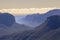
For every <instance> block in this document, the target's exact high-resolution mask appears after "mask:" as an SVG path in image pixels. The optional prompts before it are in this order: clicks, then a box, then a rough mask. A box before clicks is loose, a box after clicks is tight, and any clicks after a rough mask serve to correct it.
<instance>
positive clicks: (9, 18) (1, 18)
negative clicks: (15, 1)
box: [0, 13, 15, 26]
mask: <svg viewBox="0 0 60 40" xmlns="http://www.w3.org/2000/svg"><path fill="white" fill-rule="evenodd" d="M14 23H15V17H14V16H13V15H11V14H9V13H0V24H4V25H6V26H11V25H13V24H14Z"/></svg>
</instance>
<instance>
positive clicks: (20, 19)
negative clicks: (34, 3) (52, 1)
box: [0, 9, 60, 40]
mask: <svg viewBox="0 0 60 40" xmlns="http://www.w3.org/2000/svg"><path fill="white" fill-rule="evenodd" d="M0 40H60V9H53V10H49V11H48V12H46V13H44V14H40V13H36V14H28V15H12V14H10V13H2V12H0Z"/></svg>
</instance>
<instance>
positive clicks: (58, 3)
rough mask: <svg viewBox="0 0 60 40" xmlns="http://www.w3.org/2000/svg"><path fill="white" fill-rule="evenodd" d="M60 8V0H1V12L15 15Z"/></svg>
mask: <svg viewBox="0 0 60 40" xmlns="http://www.w3.org/2000/svg"><path fill="white" fill-rule="evenodd" d="M55 8H60V0H0V12H9V13H12V14H13V15H19V14H20V15H25V14H31V13H44V12H47V11H49V10H51V9H55Z"/></svg>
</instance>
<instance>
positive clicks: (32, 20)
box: [16, 9, 60, 27]
mask: <svg viewBox="0 0 60 40" xmlns="http://www.w3.org/2000/svg"><path fill="white" fill-rule="evenodd" d="M52 15H60V9H54V10H50V11H48V12H46V13H44V14H40V13H37V14H31V15H25V16H24V17H23V16H22V17H21V18H20V19H19V17H16V21H17V23H19V24H20V23H22V24H25V25H29V26H32V27H36V26H38V25H40V24H42V23H43V22H44V21H45V20H46V19H47V17H49V16H52ZM17 19H18V20H17Z"/></svg>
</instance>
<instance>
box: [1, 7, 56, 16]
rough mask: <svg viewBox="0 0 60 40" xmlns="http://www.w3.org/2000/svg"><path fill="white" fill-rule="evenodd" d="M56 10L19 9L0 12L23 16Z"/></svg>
mask: <svg viewBox="0 0 60 40" xmlns="http://www.w3.org/2000/svg"><path fill="white" fill-rule="evenodd" d="M52 9H56V8H55V7H54V8H21V9H14V8H12V9H1V10H0V12H9V13H11V14H13V15H25V14H33V13H45V12H47V11H49V10H52Z"/></svg>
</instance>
